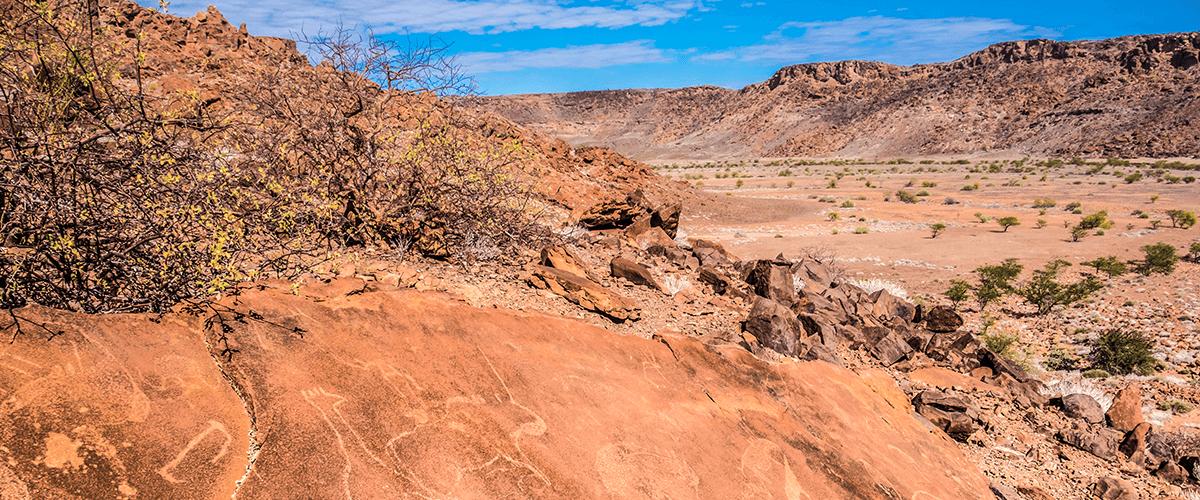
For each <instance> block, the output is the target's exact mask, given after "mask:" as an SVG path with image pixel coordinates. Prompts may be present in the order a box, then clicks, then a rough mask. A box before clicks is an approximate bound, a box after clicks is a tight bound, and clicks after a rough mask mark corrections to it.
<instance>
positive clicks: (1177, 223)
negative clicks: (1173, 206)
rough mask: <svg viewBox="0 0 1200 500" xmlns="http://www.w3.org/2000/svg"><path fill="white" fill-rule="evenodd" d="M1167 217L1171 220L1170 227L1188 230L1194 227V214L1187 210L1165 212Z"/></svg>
mask: <svg viewBox="0 0 1200 500" xmlns="http://www.w3.org/2000/svg"><path fill="white" fill-rule="evenodd" d="M1167 217H1170V219H1171V227H1177V228H1180V229H1188V228H1190V227H1192V226H1195V225H1196V214H1195V213H1192V212H1189V211H1187V210H1167Z"/></svg>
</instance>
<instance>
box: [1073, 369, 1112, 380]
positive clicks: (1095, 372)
mask: <svg viewBox="0 0 1200 500" xmlns="http://www.w3.org/2000/svg"><path fill="white" fill-rule="evenodd" d="M1080 375H1083V378H1108V377H1111V376H1112V374H1111V373H1108V372H1107V371H1105V370H1101V369H1099V368H1090V369H1087V370H1084V371H1083V373H1080Z"/></svg>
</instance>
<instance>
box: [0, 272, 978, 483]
mask: <svg viewBox="0 0 1200 500" xmlns="http://www.w3.org/2000/svg"><path fill="white" fill-rule="evenodd" d="M352 281H355V283H351V284H350V285H348V286H342V285H345V283H341V284H339V282H334V283H332V284H331V285H330V286H329V287H327V288H325V289H320V290H318V289H305V290H304V291H303V293H301V294H300V296H297V295H294V294H292V293H290V291H289V290H286V289H280V290H266V291H262V292H254V293H252V294H248V295H246V296H244V297H242V299H241V301H240V303H239V304H238V305H237V307H238V308H239V309H246V310H253V311H255V312H256V313H259V314H261V315H262V317H263V318H264V319H265V320H267V322H262V321H248V322H247V323H245V324H240V323H239V324H235V325H234V326H233V328H232V332H231V333H230V336H229V343H228V344H223V343H221V342H219V341H216V340H215V338H214V336H213V333H212V331H210V330H206V329H205V328H204V327H203V325H202V320H201V319H200V318H195V317H191V316H186V315H171V316H168V317H166V318H159V319H157V320H156V319H155V318H152V317H149V316H120V317H94V316H83V315H73V314H62V313H53V312H49V311H40V312H38V311H25V312H26V313H27V314H29V315H30V316H31V317H36V318H37V319H38V320H41V321H50V322H52V323H53V324H54V325H55V326H56V327H57V328H58V329H60V330H62V331H63V333H62V335H60V336H59V337H57V338H55V339H54V340H53V341H49V342H47V341H46V340H45V339H44V338H39V337H37V336H34V335H25V336H21V337H19V338H17V339H16V341H15V342H14V343H12V344H9V343H7V342H5V343H3V346H2V347H0V368H3V369H0V395H3V398H4V408H5V411H4V412H3V413H0V442H3V443H5V447H4V448H2V449H0V459H3V460H0V493H3V496H4V497H5V498H28V497H29V496H32V497H35V498H43V497H56V498H64V497H71V496H77V497H83V498H109V497H117V496H128V495H133V494H136V493H138V492H140V493H142V494H144V495H145V494H149V495H152V496H161V497H176V498H205V497H211V498H216V497H223V498H228V496H229V494H230V493H231V492H233V491H234V490H235V488H236V493H237V495H238V497H239V498H243V497H244V498H277V497H289V496H292V497H294V496H297V495H300V496H308V497H319V498H338V497H380V496H387V497H395V498H400V497H428V496H436V497H488V498H495V497H520V498H529V497H537V498H568V497H569V498H585V497H609V496H613V497H622V498H629V497H652V498H664V497H668V496H669V497H672V498H697V497H702V498H738V497H754V498H798V497H814V498H913V497H914V496H916V497H922V496H923V497H931V498H985V497H989V496H990V493H989V492H988V486H987V484H988V483H987V481H986V479H984V477H983V476H982V475H981V474H980V473H979V472H978V470H977V469H976V468H975V466H974V465H973V464H971V463H970V462H969V461H968V460H967V459H966V458H965V457H964V456H963V455H962V453H961V452H960V451H959V450H958V448H957V447H956V445H955V444H954V442H953V441H951V440H950V439H949V438H948V437H946V436H945V435H943V434H941V433H940V431H934V430H931V429H929V428H926V427H925V426H923V425H922V424H921V423H919V422H918V421H917V420H916V419H915V418H914V416H913V410H912V407H911V406H910V403H909V402H908V400H907V398H906V397H905V395H904V394H903V393H902V392H900V390H899V389H898V388H897V387H896V385H895V383H894V382H893V381H892V380H891V378H890V377H889V376H888V375H887V374H885V373H883V372H876V371H866V372H863V373H862V374H855V373H854V372H851V371H848V370H845V369H842V368H838V367H836V366H834V365H831V364H829V363H824V362H798V361H794V360H793V361H788V362H784V363H781V364H769V363H767V362H764V361H760V360H758V359H756V358H754V356H753V355H751V354H750V353H749V352H747V351H746V350H744V349H742V348H740V347H738V346H736V345H728V346H725V347H712V346H706V345H704V344H702V343H701V342H699V341H698V340H694V339H686V338H680V337H665V338H660V339H655V340H649V339H641V338H637V337H631V336H620V335H615V334H613V333H611V332H607V331H604V330H600V329H598V328H594V327H590V326H586V325H584V324H582V323H578V322H574V321H569V320H561V319H554V318H550V317H546V316H540V315H528V314H517V313H511V312H504V311H499V310H486V309H476V308H472V307H470V306H467V305H465V304H462V303H459V302H455V301H452V300H449V299H447V298H445V297H442V296H436V295H432V294H428V293H424V294H423V293H417V292H404V291H394V290H393V291H385V292H369V293H358V294H355V293H352V294H349V295H347V294H346V290H360V289H361V286H362V285H361V282H358V281H357V280H352ZM338 290H340V292H338ZM268 322H269V323H268ZM297 332H303V333H302V334H301V333H297ZM226 346H227V347H231V348H233V349H236V352H232V351H230V352H229V353H224V351H223V348H224V347H226Z"/></svg>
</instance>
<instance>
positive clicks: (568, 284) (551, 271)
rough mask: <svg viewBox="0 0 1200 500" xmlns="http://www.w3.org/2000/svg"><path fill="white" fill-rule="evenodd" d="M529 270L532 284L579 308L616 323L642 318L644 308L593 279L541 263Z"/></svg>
mask: <svg viewBox="0 0 1200 500" xmlns="http://www.w3.org/2000/svg"><path fill="white" fill-rule="evenodd" d="M529 272H530V276H529V279H528V281H529V283H530V284H531V285H533V286H535V287H537V288H542V289H545V290H550V291H551V292H553V293H554V294H555V295H558V296H560V297H563V298H565V299H567V300H569V301H571V302H573V303H575V304H576V305H578V306H579V307H582V308H584V309H587V310H589V311H595V312H598V313H600V314H603V315H604V316H607V317H608V318H609V319H612V320H613V321H617V322H621V321H627V320H629V321H636V320H638V319H639V318H640V314H641V311H640V309H639V308H638V307H637V306H636V305H634V304H633V303H632V302H630V301H629V300H628V299H626V298H624V297H621V296H619V295H617V294H615V293H613V292H611V291H609V290H608V289H606V288H604V287H603V286H600V284H598V283H596V282H594V281H592V280H589V279H587V278H584V277H582V276H577V275H575V274H572V273H569V272H566V271H563V270H560V269H555V268H552V267H546V266H540V265H534V266H531V267H530V270H529Z"/></svg>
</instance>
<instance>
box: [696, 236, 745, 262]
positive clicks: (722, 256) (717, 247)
mask: <svg viewBox="0 0 1200 500" xmlns="http://www.w3.org/2000/svg"><path fill="white" fill-rule="evenodd" d="M691 244H692V255H695V256H696V258H697V259H699V260H700V265H701V266H715V267H720V266H732V265H733V262H734V261H735V260H737V259H734V258H733V256H731V255H730V254H729V252H727V251H725V247H723V246H721V244H720V243H716V242H712V241H708V240H691Z"/></svg>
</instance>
